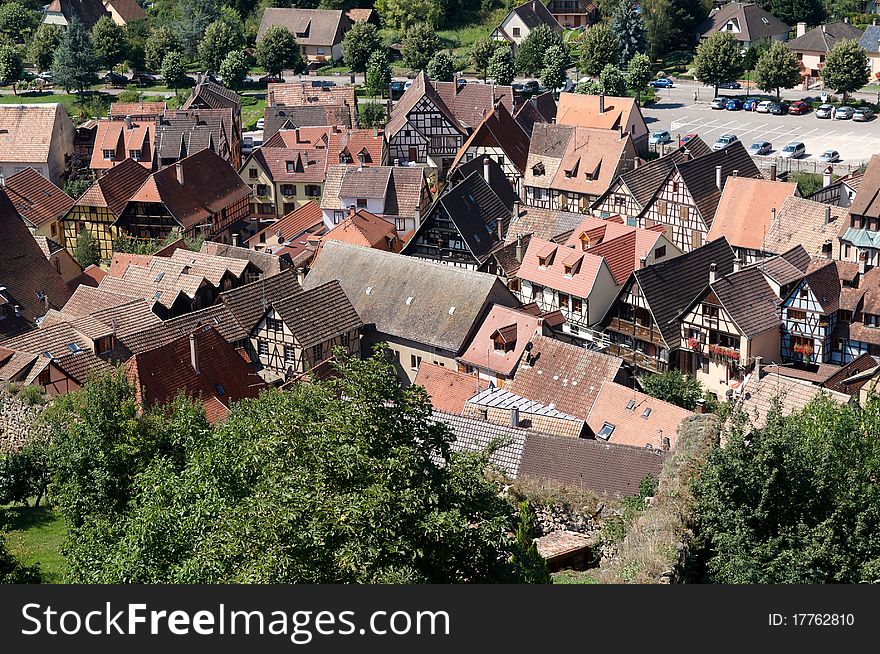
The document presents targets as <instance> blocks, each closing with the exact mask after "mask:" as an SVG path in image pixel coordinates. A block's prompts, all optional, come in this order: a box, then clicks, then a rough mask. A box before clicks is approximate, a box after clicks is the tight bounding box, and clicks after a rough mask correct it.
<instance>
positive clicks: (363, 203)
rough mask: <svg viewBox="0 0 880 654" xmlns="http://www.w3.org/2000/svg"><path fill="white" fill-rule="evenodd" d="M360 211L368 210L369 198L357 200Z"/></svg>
mask: <svg viewBox="0 0 880 654" xmlns="http://www.w3.org/2000/svg"><path fill="white" fill-rule="evenodd" d="M357 206H358V209H366V208H367V198H358V199H357Z"/></svg>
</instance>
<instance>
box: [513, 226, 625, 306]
mask: <svg viewBox="0 0 880 654" xmlns="http://www.w3.org/2000/svg"><path fill="white" fill-rule="evenodd" d="M539 258H544V259H546V260H547V261H546V263H547V265H546V266H541V265H540V261H539ZM566 265H568V266H571V274H568V275H567V274H566ZM603 266H604V267H605V268H606V269H608V264H606V263H605V260H604V259H603V258H602V257H601V256H597V255H594V254H592V253H590V252H578V251H577V250H575V249H574V248H569V247H566V246H564V245H559V244H558V243H553V242H552V241H545V240H543V239H540V238H535V237H534V236H533V237H532V238H531V239H530V240H529V247H528V249H527V250H526V253H525V256H523V260H522V263H521V264H520V267H519V271H518V272H517V277H519V278H520V279H525V280H528V281H530V282H534V283H535V284H540V285H541V286H549V287H550V288H553V289H555V290H557V291H562V292H563V293H569V294H571V295H573V296H575V297H579V298H587V297H589V296H590V293H592V291H593V286H594V284H595V283H596V280H597V279H598V278H599V273H600V270H601V269H602V267H603ZM608 270H609V273H610V269H608Z"/></svg>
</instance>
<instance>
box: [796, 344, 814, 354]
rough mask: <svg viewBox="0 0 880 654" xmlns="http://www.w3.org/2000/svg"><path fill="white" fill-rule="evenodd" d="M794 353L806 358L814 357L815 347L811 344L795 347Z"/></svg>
mask: <svg viewBox="0 0 880 654" xmlns="http://www.w3.org/2000/svg"><path fill="white" fill-rule="evenodd" d="M794 351H795V353H796V354H803V355H804V356H812V355H813V346H812V344H810V343H807V344H804V345H795V346H794Z"/></svg>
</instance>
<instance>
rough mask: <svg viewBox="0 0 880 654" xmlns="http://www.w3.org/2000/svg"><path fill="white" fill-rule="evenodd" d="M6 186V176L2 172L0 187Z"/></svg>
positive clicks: (0, 174)
mask: <svg viewBox="0 0 880 654" xmlns="http://www.w3.org/2000/svg"><path fill="white" fill-rule="evenodd" d="M5 186H6V177H4V176H3V173H0V188H3V187H5Z"/></svg>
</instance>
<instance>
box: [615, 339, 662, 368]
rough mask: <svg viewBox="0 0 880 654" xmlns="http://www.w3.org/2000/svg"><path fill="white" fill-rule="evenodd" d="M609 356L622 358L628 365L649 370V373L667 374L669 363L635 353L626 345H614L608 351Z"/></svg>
mask: <svg viewBox="0 0 880 654" xmlns="http://www.w3.org/2000/svg"><path fill="white" fill-rule="evenodd" d="M606 352H607V353H608V354H611V355H613V356H616V357H620V358H621V359H623V360H624V361H626V362H627V363H630V364H632V365H634V366H637V367H639V368H642V369H643V370H647V371H648V372H655V373H656V372H666V369H667V363H666V362H665V361H660V360H659V359H655V358H654V357H649V356H647V355H645V354H642V353H641V352H637V351H633V350H631V349H629V348H628V347H626V346H625V345H618V344H612V345H609V346H608V349H607V350H606Z"/></svg>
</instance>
